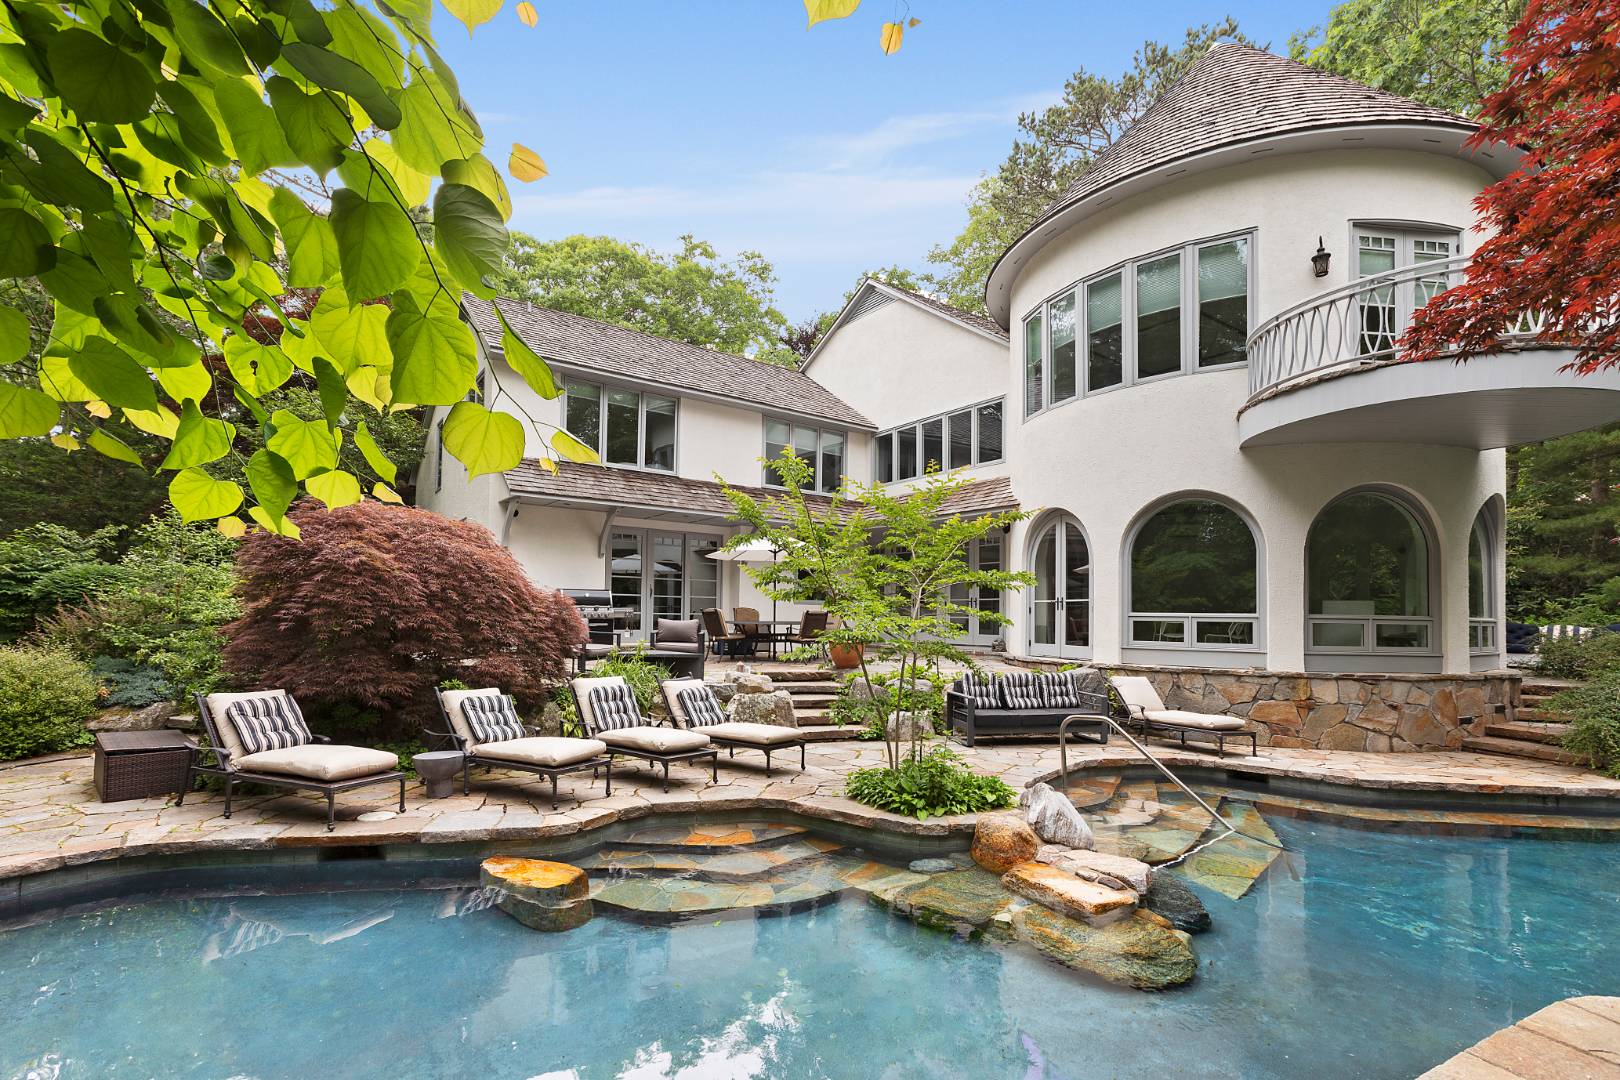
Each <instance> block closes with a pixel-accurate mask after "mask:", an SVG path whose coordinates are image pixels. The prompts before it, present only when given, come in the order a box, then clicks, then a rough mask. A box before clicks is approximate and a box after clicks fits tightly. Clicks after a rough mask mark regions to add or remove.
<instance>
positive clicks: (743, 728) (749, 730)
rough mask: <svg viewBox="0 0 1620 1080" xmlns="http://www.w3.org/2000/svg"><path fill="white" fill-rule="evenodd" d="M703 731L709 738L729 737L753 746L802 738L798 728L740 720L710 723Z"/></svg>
mask: <svg viewBox="0 0 1620 1080" xmlns="http://www.w3.org/2000/svg"><path fill="white" fill-rule="evenodd" d="M703 733H704V734H705V735H708V736H709V737H711V738H715V739H730V740H733V741H735V742H745V743H752V744H753V745H755V746H779V745H781V744H782V743H792V742H798V741H799V740H800V739H802V738H804V736H803V735H801V734H799V729H798V728H790V727H782V726H780V725H778V724H747V723H740V722H731V723H725V724H710V725H709V726H708V727H706V728H704V729H703Z"/></svg>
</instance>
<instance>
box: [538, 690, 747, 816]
mask: <svg viewBox="0 0 1620 1080" xmlns="http://www.w3.org/2000/svg"><path fill="white" fill-rule="evenodd" d="M568 696H569V697H571V698H573V699H574V715H575V716H577V717H579V718H580V724H581V725H582V726H583V727H584V728H585V734H586V735H588V736H590V737H592V738H595V737H596V732H595V731H593V730H592V729H591V725H589V724H586V723H585V715H586V712H585V707H584V705H583V704H582V703H581V702H580V700H579V691H577V690H575V689H574V686H573V684H572V683H570V684H569V685H568ZM642 719H643V720H646V721H647V726H648V727H663V726H664V725H663V724H661V723H658V722H655V721H654V720H652V719H651V718H650V717H646V716H643V717H642ZM670 726H671V727H674V725H673V724H671V725H670ZM608 753H609V754H615V755H618V754H622V755H623V756H625V757H632V758H640V759H641V760H643V761H646V762H649V763H651V764H654V765H662V766H663V767H664V793H665V794H666V795H667V794H669V767H670V766H671V765H678V764H680V763H682V762H688V761H689V762H693V763H696V762H699V761H702V760H703V759H704V758H708V759H709V768H710V772H711V776H710V780H709V782H710V783H711V784H718V783H719V782H720V751H719V750H716V749H714V748H713V747H712V746H709V747H705V748H704V749H702V750H682V751H680V752H678V753H671V754H663V753H659V752H658V751H656V750H635V749H631V748H629V747H624V746H613V745H611V744H609V746H608Z"/></svg>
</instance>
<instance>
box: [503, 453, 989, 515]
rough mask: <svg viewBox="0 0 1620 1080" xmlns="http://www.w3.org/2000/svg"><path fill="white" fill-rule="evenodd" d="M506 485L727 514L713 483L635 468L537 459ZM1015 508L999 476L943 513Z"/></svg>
mask: <svg viewBox="0 0 1620 1080" xmlns="http://www.w3.org/2000/svg"><path fill="white" fill-rule="evenodd" d="M506 485H507V488H508V489H509V490H510V491H511V493H512V494H513V495H517V496H521V497H527V498H535V499H548V500H558V501H567V502H576V501H577V502H586V503H598V504H603V505H609V506H624V507H632V508H636V509H644V510H659V511H664V510H667V511H673V512H679V513H689V514H695V515H700V516H704V517H729V516H730V515H731V503H730V502H729V501H728V500H727V499H726V497H725V495H724V494H722V492H721V489H720V485H719V484H717V483H715V482H714V481H712V480H693V479H690V478H688V477H684V476H671V475H669V474H667V473H655V472H643V471H641V470H639V469H614V468H610V467H608V466H606V465H580V464H576V463H574V462H570V461H564V462H561V463H559V464H558V466H557V472H556V473H555V474H553V473H551V472H550V470H548V469H546V468H544V467H542V466H541V465H540V463H539V462H538V461H537V460H535V459H533V458H525V459H524V461H523V462H522V464H520V465H519V466H518V467H517V468H515V469H512V470H510V471H508V472H507V473H506ZM732 486H733V487H735V488H736V489H737V490H739V491H743V492H746V493H747V494H749V495H751V496H753V497H754V498H755V499H765V498H768V497H770V496H771V495H773V494H779V493H778V492H772V491H770V490H768V489H766V488H762V487H745V486H743V485H741V484H733V485H732ZM808 499H809V501H810V503H811V505H813V506H819V507H822V508H825V509H828V510H837V511H839V512H841V513H842V512H847V510H848V509H852V508H853V504H851V503H837V502H835V501H834V500H832V499H830V498H827V497H825V496H819V495H812V496H808ZM1017 505H1018V500H1017V499H1016V498H1015V497H1014V496H1013V492H1012V481H1011V480H1009V479H1008V478H1007V477H1005V476H999V477H994V478H991V479H988V480H976V481H974V482H972V483H970V484H968V485H966V486H965V487H963V488H962V489H961V490H960V491H958V492H956V493H955V494H954V495H952V496H951V497H950V498H949V499H947V500H945V502H944V503H943V504H942V506H941V509H942V510H943V511H944V512H945V513H947V514H969V515H977V514H984V513H989V512H991V511H996V510H1009V509H1012V508H1014V507H1016V506H1017Z"/></svg>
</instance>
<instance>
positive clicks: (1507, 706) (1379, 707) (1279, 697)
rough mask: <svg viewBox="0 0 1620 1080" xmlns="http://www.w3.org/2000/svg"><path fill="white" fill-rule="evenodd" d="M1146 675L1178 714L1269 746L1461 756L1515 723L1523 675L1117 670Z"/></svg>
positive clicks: (1131, 667)
mask: <svg viewBox="0 0 1620 1080" xmlns="http://www.w3.org/2000/svg"><path fill="white" fill-rule="evenodd" d="M1108 671H1109V672H1110V673H1113V674H1121V675H1145V676H1147V677H1148V679H1149V680H1151V681H1152V683H1153V685H1154V687H1155V688H1156V689H1157V690H1158V691H1159V697H1161V698H1163V699H1164V703H1165V705H1167V706H1168V707H1170V708H1172V709H1187V710H1189V711H1192V712H1210V713H1227V714H1229V715H1232V716H1241V717H1244V718H1245V719H1247V720H1250V721H1252V722H1253V724H1254V726H1255V727H1257V728H1258V729H1259V732H1260V740H1259V741H1260V742H1261V743H1264V744H1267V745H1270V746H1288V747H1298V748H1310V747H1315V748H1319V749H1323V750H1381V751H1412V750H1440V749H1455V748H1457V747H1459V746H1461V745H1462V740H1463V738H1464V736H1469V735H1482V734H1484V731H1485V725H1486V724H1488V723H1491V722H1494V721H1498V720H1503V719H1507V720H1511V719H1513V712H1514V709H1515V708H1516V707H1517V706H1518V703H1519V675H1518V674H1517V673H1515V672H1505V671H1497V672H1484V673H1481V674H1474V675H1405V674H1326V675H1324V674H1304V673H1301V672H1279V671H1260V670H1256V669H1253V668H1241V669H1238V668H1173V667H1160V666H1146V665H1136V664H1120V665H1111V666H1109V668H1108Z"/></svg>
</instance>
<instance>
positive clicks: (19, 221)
mask: <svg viewBox="0 0 1620 1080" xmlns="http://www.w3.org/2000/svg"><path fill="white" fill-rule="evenodd" d="M55 263H56V248H55V247H53V246H52V244H51V234H50V233H49V232H47V231H46V229H45V226H44V225H43V224H41V223H40V220H39V219H38V218H36V217H35V216H34V215H33V214H30V213H28V212H27V211H26V210H18V209H17V208H15V207H5V208H3V209H0V278H13V277H33V276H34V275H35V274H38V273H40V272H41V271H44V270H49V269H50V268H51V267H52V266H54V265H55Z"/></svg>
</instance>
